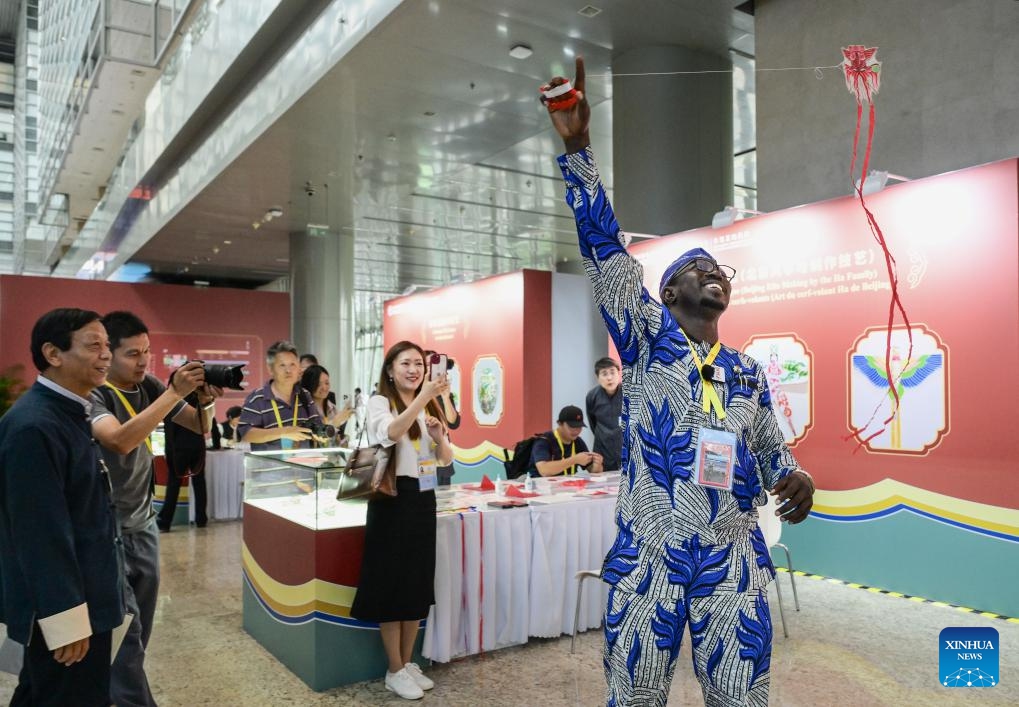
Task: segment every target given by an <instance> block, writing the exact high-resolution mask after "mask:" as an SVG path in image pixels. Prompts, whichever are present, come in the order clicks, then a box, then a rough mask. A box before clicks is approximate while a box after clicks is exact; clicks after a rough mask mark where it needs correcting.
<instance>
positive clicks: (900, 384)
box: [853, 349, 943, 449]
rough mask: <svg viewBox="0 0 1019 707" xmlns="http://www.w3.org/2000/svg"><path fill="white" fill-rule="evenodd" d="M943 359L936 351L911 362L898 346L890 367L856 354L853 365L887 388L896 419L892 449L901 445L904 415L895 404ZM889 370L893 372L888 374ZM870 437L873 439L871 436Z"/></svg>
mask: <svg viewBox="0 0 1019 707" xmlns="http://www.w3.org/2000/svg"><path fill="white" fill-rule="evenodd" d="M942 362H943V356H942V355H941V354H939V353H935V354H924V355H922V356H919V357H918V358H917V359H916V361H914V362H912V363H909V362H908V361H904V360H903V358H902V355H901V354H900V353H899V351H898V350H897V349H896V350H895V351H893V352H892V356H891V361H890V364H891V365H890V366H883V365H881V361H880V360H879V359H878V358H877V357H876V356H868V355H866V354H854V355H853V367H854V368H856V370H857V371H859V372H860V373H862V374H863V375H864V376H865V377H866V378H867V380H868V381H870V382H871V383H873V384H874V385H875V386H877V387H878V388H887V389H888V397H889V398H890V399H891V401H892V405H893V413H892V417H893V418H894V419H893V420H892V426H891V447H892V449H901V448H902V416H901V414H900V412H901V410H900V408H899V406H898V405H897V404H896V403H897V402H901V400H902V397H903V395H905V393H906V390H907V389H909V388H916V387H917V386H918V385H920V384H921V383H923V382H924V381H925V380H927V378H929V377H930V376H931V374H933V373H935V372H936V371H938V370H940V369H941V366H942ZM907 364H908V365H907ZM889 372H890V373H891V375H889ZM893 381H894V386H893ZM893 391H894V394H893ZM885 424H887V423H885ZM878 434H880V432H879V433H878ZM872 437H873V435H872ZM867 439H870V437H868V438H867Z"/></svg>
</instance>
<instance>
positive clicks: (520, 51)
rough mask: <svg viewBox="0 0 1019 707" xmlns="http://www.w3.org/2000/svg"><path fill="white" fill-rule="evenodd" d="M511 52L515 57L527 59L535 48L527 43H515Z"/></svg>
mask: <svg viewBox="0 0 1019 707" xmlns="http://www.w3.org/2000/svg"><path fill="white" fill-rule="evenodd" d="M509 54H510V56H511V57H513V58H514V59H526V58H527V57H529V56H531V54H534V50H533V49H531V48H530V47H529V46H527V45H526V44H514V45H513V46H512V47H510V52H509Z"/></svg>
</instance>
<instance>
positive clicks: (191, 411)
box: [91, 312, 223, 705]
mask: <svg viewBox="0 0 1019 707" xmlns="http://www.w3.org/2000/svg"><path fill="white" fill-rule="evenodd" d="M102 323H103V326H104V327H105V328H106V334H107V336H108V337H109V339H110V349H111V351H112V352H113V359H112V361H111V362H110V369H109V372H108V373H107V376H106V383H105V385H102V386H99V387H98V388H96V389H95V390H93V391H92V396H91V402H92V436H93V437H95V439H96V441H98V442H99V444H100V445H101V447H102V454H103V458H104V459H105V461H106V465H107V466H108V467H109V469H110V482H111V483H112V486H113V501H114V505H115V506H116V511H117V521H118V522H119V524H120V530H121V535H122V537H123V545H124V558H125V565H124V574H125V579H126V580H127V581H126V582H125V584H124V603H125V608H126V610H127V612H128V613H130V614H134V620H133V621H132V622H131V626H130V628H129V629H128V631H127V635H126V636H125V637H124V642H123V643H122V644H121V646H120V651H119V652H118V653H117V656H116V659H115V660H114V661H113V667H112V672H111V680H110V692H111V697H112V699H113V702H114V703H116V704H117V705H155V701H154V700H153V699H152V693H151V692H150V690H149V683H148V679H147V678H146V677H145V668H144V661H145V648H146V646H147V645H148V643H149V636H150V635H151V633H152V619H153V616H154V614H155V610H156V597H157V595H158V594H159V531H158V529H157V526H156V513H155V511H154V510H153V508H152V491H153V477H152V443H151V442H150V440H149V435H150V434H152V431H153V430H155V429H156V426H157V425H159V423H160V422H161V421H162V420H163V418H164V417H166V418H169V419H172V420H173V421H174V422H175V423H176V424H179V425H182V426H183V427H186V428H188V429H190V430H192V431H194V432H195V433H197V434H204V433H205V432H207V431H208V430H209V426H210V424H211V422H212V419H213V408H214V404H215V400H216V398H217V397H219V396H220V395H222V393H223V391H222V390H221V389H220V388H217V387H214V386H210V385H207V384H206V383H205V367H204V365H203V364H202V362H200V361H192V362H190V363H186V364H185V365H183V366H181V367H180V368H178V369H177V370H176V371H174V372H173V375H172V376H171V378H170V387H169V388H167V387H165V386H164V385H163V384H162V383H161V382H160V381H159V380H158V379H157V378H155V377H154V376H151V375H149V374H148V373H147V369H148V366H149V360H150V358H151V352H150V349H149V333H148V332H149V330H148V328H147V327H146V326H145V323H144V322H142V320H141V319H139V318H138V317H137V316H136V315H134V314H132V313H131V312H110V313H109V314H107V315H106V316H105V317H103V318H102ZM191 393H197V396H198V397H197V402H198V407H200V408H203V410H204V413H205V414H204V415H202V414H200V412H199V410H198V408H196V407H194V406H192V405H188V404H187V403H186V402H184V398H185V397H186V396H188V395H190V394H191Z"/></svg>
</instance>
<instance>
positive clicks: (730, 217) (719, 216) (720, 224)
mask: <svg viewBox="0 0 1019 707" xmlns="http://www.w3.org/2000/svg"><path fill="white" fill-rule="evenodd" d="M763 213H764V212H763V211H755V210H754V209H741V208H739V207H737V206H726V207H725V208H723V209H722V210H721V211H719V212H718V213H716V214H715V215H714V216H712V217H711V227H712V228H725V227H726V226H731V225H732V224H734V223H736V217H737V216H738V215H740V214H743V215H745V216H760V215H761V214H763Z"/></svg>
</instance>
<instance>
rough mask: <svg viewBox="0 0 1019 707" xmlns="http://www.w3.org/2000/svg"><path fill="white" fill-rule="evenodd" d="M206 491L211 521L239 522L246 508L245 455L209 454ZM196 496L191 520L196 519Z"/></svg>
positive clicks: (239, 452) (190, 510) (235, 452)
mask: <svg viewBox="0 0 1019 707" xmlns="http://www.w3.org/2000/svg"><path fill="white" fill-rule="evenodd" d="M205 488H206V494H207V498H208V500H207V501H206V513H207V514H208V516H209V520H236V519H237V518H240V517H241V510H242V508H243V507H244V502H243V501H244V452H243V451H242V450H240V449H220V450H216V451H208V452H206V454H205ZM194 501H195V496H194V493H191V494H190V503H188V520H190V521H192V522H194V520H195V503H194Z"/></svg>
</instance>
